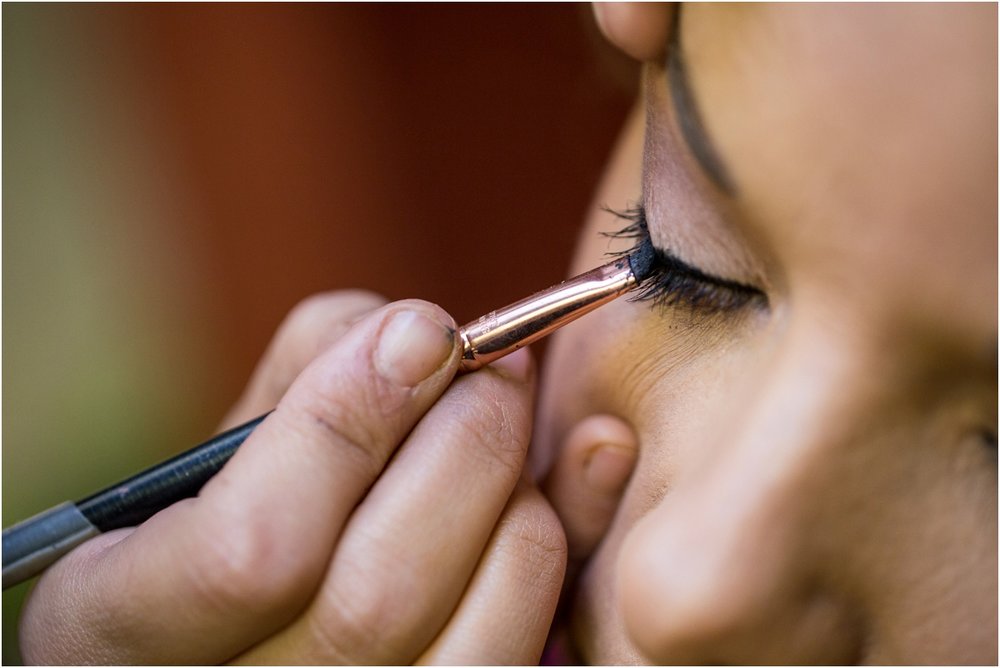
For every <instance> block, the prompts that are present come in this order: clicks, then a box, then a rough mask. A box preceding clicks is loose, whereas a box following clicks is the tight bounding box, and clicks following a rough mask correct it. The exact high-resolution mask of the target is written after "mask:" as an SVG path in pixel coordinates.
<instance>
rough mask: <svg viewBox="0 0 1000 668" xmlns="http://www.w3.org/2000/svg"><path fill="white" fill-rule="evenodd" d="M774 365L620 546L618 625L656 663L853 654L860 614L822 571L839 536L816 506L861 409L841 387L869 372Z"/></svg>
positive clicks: (804, 660)
mask: <svg viewBox="0 0 1000 668" xmlns="http://www.w3.org/2000/svg"><path fill="white" fill-rule="evenodd" d="M829 352H830V351H827V353H829ZM784 357H785V360H784V361H782V362H780V363H779V364H777V365H776V366H775V367H773V371H772V372H770V373H769V374H768V376H767V382H766V383H764V384H763V385H758V386H757V387H756V388H754V391H753V396H754V399H752V400H747V401H745V402H744V405H745V406H746V409H745V410H744V411H742V412H740V413H739V414H737V415H735V416H732V417H730V418H728V419H727V422H728V423H729V424H728V426H726V427H723V428H721V429H720V430H719V431H718V432H717V434H718V435H717V436H714V437H712V442H710V443H699V444H696V445H694V446H693V447H695V448H698V447H702V446H705V448H706V449H707V453H708V454H706V455H705V456H704V457H703V458H702V460H701V462H700V463H699V464H698V465H697V467H696V468H695V470H693V471H690V472H688V473H685V474H682V475H679V476H678V479H677V485H676V487H675V488H673V489H672V490H670V492H669V493H668V494H667V495H666V497H665V498H664V499H663V500H662V501H661V502H660V504H659V505H658V506H657V507H656V508H654V509H653V510H652V511H650V512H649V513H648V514H647V515H646V516H645V517H644V518H643V519H642V520H641V521H640V522H639V523H638V524H637V525H636V526H635V527H634V528H633V530H632V532H631V533H630V535H629V537H628V539H627V540H626V542H625V543H624V545H623V547H622V553H621V559H620V561H619V577H620V580H619V584H620V588H621V589H620V590H621V594H622V595H621V603H622V606H623V608H622V612H623V615H624V619H625V624H626V628H627V630H628V632H629V634H630V636H631V637H632V640H633V641H634V642H635V643H636V644H637V646H638V647H639V649H640V650H641V651H642V652H643V653H644V654H646V656H647V657H649V658H651V659H653V660H654V661H656V662H658V663H660V662H662V663H683V664H702V663H709V664H728V663H737V664H744V663H767V664H787V663H794V664H827V663H832V664H843V663H852V662H854V661H855V660H857V659H858V658H859V656H860V649H859V646H860V641H861V638H862V635H863V633H862V627H861V622H860V618H859V614H858V612H857V610H856V609H855V608H853V607H852V604H851V602H850V601H848V600H846V598H845V595H844V594H843V588H842V587H840V586H839V583H837V582H835V581H833V580H832V576H831V569H829V568H826V567H825V566H824V564H828V563H829V560H830V553H831V549H830V545H831V543H835V542H836V541H837V540H840V539H841V538H846V536H843V535H838V536H832V535H829V533H828V532H829V531H830V530H831V529H832V527H830V526H828V525H829V522H827V521H826V520H827V519H828V518H829V514H828V512H824V510H823V508H822V506H824V505H826V506H829V504H830V503H831V502H832V503H838V502H837V501H832V499H836V498H837V491H836V489H835V487H836V485H838V484H843V483H844V482H845V481H842V480H840V481H838V480H837V478H838V473H837V471H836V468H837V464H836V463H835V462H836V457H837V455H838V454H839V451H840V450H842V449H843V448H841V446H842V445H844V444H845V443H847V442H849V441H850V440H851V439H852V438H853V435H852V430H851V428H850V427H847V426H846V425H849V424H852V423H854V424H856V422H855V421H854V420H855V418H858V417H859V416H858V411H860V410H864V406H865V404H866V402H865V400H864V399H863V398H861V397H860V396H858V395H855V396H853V397H852V396H851V394H852V393H851V392H850V391H849V389H850V387H851V385H852V384H856V383H857V381H859V377H857V374H867V373H870V369H869V370H867V371H866V370H864V369H863V368H861V367H859V366H856V365H853V364H849V363H846V362H845V361H844V360H838V357H837V355H831V354H826V355H822V356H819V357H817V356H816V355H815V354H806V353H803V355H801V356H796V355H794V354H792V355H784ZM796 357H799V358H798V359H796ZM747 396H749V395H747ZM845 397H848V398H847V399H845ZM728 405H730V406H732V405H738V404H734V403H733V402H729V403H728ZM831 462H834V463H831ZM847 484H848V485H851V481H847Z"/></svg>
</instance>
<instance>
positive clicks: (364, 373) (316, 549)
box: [25, 301, 459, 663]
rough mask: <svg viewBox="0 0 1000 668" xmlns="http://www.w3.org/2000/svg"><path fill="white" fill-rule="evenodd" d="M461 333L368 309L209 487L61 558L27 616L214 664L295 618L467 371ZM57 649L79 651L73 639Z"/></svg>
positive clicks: (112, 642)
mask: <svg viewBox="0 0 1000 668" xmlns="http://www.w3.org/2000/svg"><path fill="white" fill-rule="evenodd" d="M456 339H457V337H456V336H455V328H454V322H453V320H452V319H451V318H450V317H449V316H448V315H447V314H446V313H445V312H444V311H442V310H441V309H439V308H437V307H436V306H433V305H431V304H428V303H426V302H418V301H408V302H397V303H394V304H390V305H388V306H386V307H383V308H382V309H379V310H378V311H376V312H374V313H373V314H371V315H370V316H368V317H366V318H364V319H362V320H361V321H359V322H358V323H356V324H355V326H354V327H352V329H351V330H350V331H349V332H348V333H347V334H345V335H344V336H343V338H341V339H340V340H338V341H337V342H336V343H334V344H333V345H332V346H331V347H330V348H329V349H328V350H327V351H326V352H325V353H324V354H323V355H321V356H320V357H319V358H318V359H317V360H316V361H315V362H313V363H312V364H311V365H310V366H309V367H307V368H306V370H305V371H304V372H303V373H302V374H301V375H300V376H299V377H298V379H296V381H295V382H294V383H293V385H292V387H291V388H290V389H289V391H288V393H287V394H286V395H285V397H284V398H283V399H282V401H281V402H280V403H279V404H278V407H277V408H276V409H275V411H274V413H273V414H272V415H271V416H269V417H268V418H267V419H266V420H265V421H264V422H263V423H261V425H260V426H259V427H258V428H257V429H256V431H255V432H254V433H253V434H252V435H251V437H250V438H248V439H247V441H246V443H244V445H243V446H242V447H241V448H240V450H239V451H238V452H237V454H236V455H235V456H234V457H233V459H232V460H231V461H230V462H229V463H228V464H227V465H226V466H225V467H224V468H223V470H222V471H221V472H220V473H219V474H218V475H217V476H216V477H215V478H213V479H212V480H211V481H210V482H209V484H208V485H206V486H205V488H204V489H203V490H202V492H201V494H200V495H199V496H198V498H196V499H189V500H187V501H185V502H182V503H179V504H176V505H174V506H172V507H171V508H168V509H167V510H165V511H163V512H161V513H160V514H158V515H156V516H154V517H153V518H151V519H150V520H149V521H148V522H146V523H145V524H144V525H142V526H140V527H139V528H138V529H137V530H136V531H135V532H134V533H132V534H131V535H129V536H128V537H127V538H125V539H123V540H121V541H120V542H118V543H115V544H114V545H110V546H108V547H107V549H106V550H104V551H103V552H97V553H93V552H91V553H90V554H89V555H88V560H87V561H85V562H82V563H81V562H80V560H77V559H74V558H73V555H70V556H69V557H68V558H66V559H64V560H63V562H61V563H60V564H58V565H57V566H56V567H55V568H54V569H52V570H51V571H50V573H49V574H47V575H46V577H45V578H43V579H42V581H41V582H40V584H39V587H38V591H37V594H36V596H35V598H37V599H39V600H38V601H33V602H32V603H34V605H29V607H28V610H27V613H26V619H25V625H26V626H28V627H29V628H30V627H31V625H32V624H35V625H36V626H39V625H40V626H41V627H43V628H45V629H46V633H50V634H51V633H55V634H63V635H64V637H66V638H67V639H68V644H69V645H72V642H73V641H74V639H76V638H78V637H88V636H89V637H90V640H91V641H92V642H91V643H90V644H92V645H93V644H96V645H102V646H105V647H108V648H110V649H109V651H110V652H111V653H110V654H109V655H107V656H103V655H102V656H99V657H95V660H97V662H110V663H121V662H139V663H141V662H149V661H151V660H153V661H155V662H157V663H189V662H195V663H209V662H218V661H223V660H225V659H227V658H229V657H231V656H233V655H235V654H237V653H239V652H240V651H241V650H242V649H244V648H245V647H246V646H247V645H249V644H251V643H253V642H256V641H259V640H260V639H261V638H262V637H264V636H266V635H268V634H269V633H271V632H273V631H274V630H276V629H277V628H280V627H281V626H283V625H285V624H287V623H288V622H289V621H290V620H291V619H292V618H293V617H294V616H295V614H296V613H297V612H298V611H299V610H300V609H302V607H303V606H304V605H305V604H306V603H307V602H308V600H309V598H310V597H311V595H312V592H313V590H314V589H315V588H316V586H317V585H318V583H319V581H320V578H321V577H322V575H323V574H324V572H325V570H326V565H327V563H328V561H329V559H330V556H331V554H332V552H333V549H334V545H335V543H336V540H337V536H338V535H339V533H340V531H341V529H342V527H343V525H344V523H345V521H346V519H347V517H348V516H349V514H350V512H351V511H352V510H353V508H354V507H355V505H356V504H357V503H358V502H359V500H360V499H361V498H362V497H363V496H364V494H365V492H366V490H367V489H368V487H370V486H371V484H372V483H373V482H374V480H375V479H376V478H377V477H378V475H379V474H380V472H381V470H382V467H383V466H384V465H385V462H386V461H387V460H388V458H389V456H390V455H391V454H392V452H393V451H394V450H395V448H396V447H397V445H398V444H399V442H400V441H402V439H403V438H404V437H405V436H406V434H407V433H408V432H409V430H410V429H411V428H412V426H413V425H414V424H415V423H416V422H417V421H418V420H419V419H420V417H421V416H422V415H423V413H424V412H425V411H426V410H427V409H428V408H429V407H430V405H431V404H433V402H434V401H435V400H436V399H437V397H438V396H439V395H440V394H441V392H442V391H443V390H444V389H445V388H446V387H447V385H448V384H449V382H450V381H451V379H452V377H453V375H454V373H455V371H456V369H457V366H458V358H459V347H458V345H457V342H456ZM66 591H72V596H66V595H65V593H64V592H66ZM46 598H49V599H50V600H49V604H48V605H45V604H44V601H45V599H46ZM63 598H64V599H65V600H62V599H63ZM53 599H54V600H53ZM52 610H57V611H58V612H57V613H56V612H52V613H50V614H48V616H47V617H46V618H44V619H42V618H39V617H38V616H45V615H46V614H47V612H48V611H52ZM33 611H37V615H38V616H36V617H35V618H34V619H32V612H33ZM95 638H96V639H97V640H98V641H103V642H93V640H94V639H95ZM49 658H54V659H55V660H57V661H58V660H59V659H62V660H63V661H67V660H68V661H69V662H71V663H72V662H76V661H78V660H79V656H78V655H75V654H73V653H72V650H70V653H69V654H68V656H64V657H49Z"/></svg>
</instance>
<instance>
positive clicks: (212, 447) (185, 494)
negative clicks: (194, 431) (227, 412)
mask: <svg viewBox="0 0 1000 668" xmlns="http://www.w3.org/2000/svg"><path fill="white" fill-rule="evenodd" d="M267 415H269V414H265V415H261V416H260V417H258V418H255V419H253V420H250V421H249V422H246V423H244V424H241V425H240V426H238V427H234V428H232V429H230V430H229V431H225V432H223V433H221V434H219V435H218V436H216V437H215V438H213V439H211V440H209V441H206V442H205V443H202V444H201V445H198V446H195V447H193V448H191V449H190V450H188V451H187V452H182V453H181V454H179V455H177V456H176V457H174V458H172V459H168V460H167V461H165V462H162V463H160V464H157V465H156V466H153V467H151V468H148V469H146V470H145V471H142V472H140V473H137V474H135V475H134V476H132V477H131V478H128V479H126V480H123V481H122V482H120V483H118V484H116V485H112V486H111V487H108V488H107V489H103V490H101V491H100V492H97V493H96V494H92V495H90V496H88V497H87V498H86V499H84V500H83V501H77V502H76V506H77V508H79V509H80V512H81V513H83V516H84V517H86V518H87V519H88V520H89V521H90V522H91V524H93V525H94V526H95V527H97V528H98V529H99V530H100V531H102V532H103V531H111V530H112V529H121V528H122V527H133V526H136V525H138V524H141V523H143V522H145V521H146V520H148V519H149V518H150V517H152V516H153V515H155V514H156V513H158V512H160V511H161V510H163V509H164V508H166V507H168V506H170V505H173V504H174V503H176V502H177V501H180V500H181V499H186V498H189V497H192V496H195V495H196V494H197V493H198V490H200V489H201V488H202V487H203V486H204V485H205V483H206V482H208V481H209V479H210V478H211V477H212V476H214V475H215V474H216V473H218V472H219V469H221V468H222V466H223V464H225V463H226V462H227V461H229V458H230V457H232V456H233V453H235V452H236V449H237V448H238V447H240V445H242V443H243V441H245V440H246V438H247V436H249V435H250V432H252V431H253V430H254V429H255V428H256V427H257V425H259V424H260V423H261V421H263V420H264V418H265V417H267Z"/></svg>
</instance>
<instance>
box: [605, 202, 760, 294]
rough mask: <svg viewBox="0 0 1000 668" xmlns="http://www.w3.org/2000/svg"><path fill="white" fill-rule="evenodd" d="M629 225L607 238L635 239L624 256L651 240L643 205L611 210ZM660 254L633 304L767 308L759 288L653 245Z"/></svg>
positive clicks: (656, 252) (638, 290) (637, 291)
mask: <svg viewBox="0 0 1000 668" xmlns="http://www.w3.org/2000/svg"><path fill="white" fill-rule="evenodd" d="M608 211H610V212H611V213H613V214H614V215H615V216H618V217H619V218H622V219H624V220H626V221H628V225H626V226H625V227H624V228H622V229H620V230H618V231H617V232H612V233H609V234H608V235H607V236H610V237H614V238H619V239H634V240H635V244H634V245H633V247H632V248H630V249H628V250H627V251H624V252H623V253H622V255H625V254H629V253H632V252H634V251H636V250H637V249H638V248H639V247H640V246H642V245H643V243H644V242H647V241H648V240H649V229H648V228H647V225H646V212H645V209H644V208H643V207H642V205H639V206H636V207H633V208H630V209H628V210H626V211H623V212H622V211H614V210H611V209H608ZM653 250H654V252H655V254H656V257H655V260H654V265H653V270H652V272H651V273H650V275H649V276H648V277H647V278H646V279H645V280H644V281H643V284H642V286H640V287H639V288H638V289H637V290H636V292H635V294H634V295H633V296H632V297H631V300H632V301H650V302H653V303H654V304H657V305H662V306H688V307H690V308H692V309H695V310H698V311H703V312H719V311H735V310H737V309H740V308H743V307H746V306H756V307H764V308H766V306H767V295H765V294H764V292H762V291H761V290H759V289H758V288H755V287H752V286H750V285H746V284H744V283H739V282H737V281H733V280H730V279H726V278H720V277H718V276H713V275H711V274H707V273H705V272H703V271H702V270H700V269H698V268H697V267H694V266H692V265H690V264H688V263H686V262H684V261H683V260H681V259H680V258H678V257H676V256H675V255H674V254H672V253H671V252H670V251H668V250H664V249H662V248H656V247H655V246H653Z"/></svg>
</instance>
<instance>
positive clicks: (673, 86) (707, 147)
mask: <svg viewBox="0 0 1000 668" xmlns="http://www.w3.org/2000/svg"><path fill="white" fill-rule="evenodd" d="M680 22H681V11H680V8H679V7H678V10H677V13H676V14H675V15H674V20H673V24H672V25H671V27H670V38H669V40H668V42H667V85H668V86H669V88H670V98H671V100H673V104H674V112H675V113H676V114H677V121H678V124H679V125H680V129H681V134H682V135H684V140H685V141H686V142H687V145H688V148H690V149H691V152H692V153H693V154H694V157H695V159H696V160H697V161H698V163H699V164H700V165H701V167H702V169H703V170H704V171H705V173H706V174H707V175H708V177H709V178H710V179H711V180H712V181H713V182H714V183H715V184H716V185H717V186H718V187H719V188H720V189H721V190H722V191H723V192H724V193H726V194H728V195H735V194H736V186H735V185H734V183H733V179H732V177H731V176H730V174H729V170H728V169H727V168H726V165H725V164H724V163H723V162H722V159H721V158H720V157H719V153H718V152H717V151H716V150H715V145H714V144H713V143H712V140H711V139H709V136H708V133H707V132H706V131H705V125H704V123H702V120H701V114H700V113H699V111H698V105H697V103H696V102H695V99H694V94H693V92H692V90H691V83H690V80H689V78H688V71H687V68H686V64H685V62H684V54H683V52H682V51H681V44H680Z"/></svg>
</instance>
